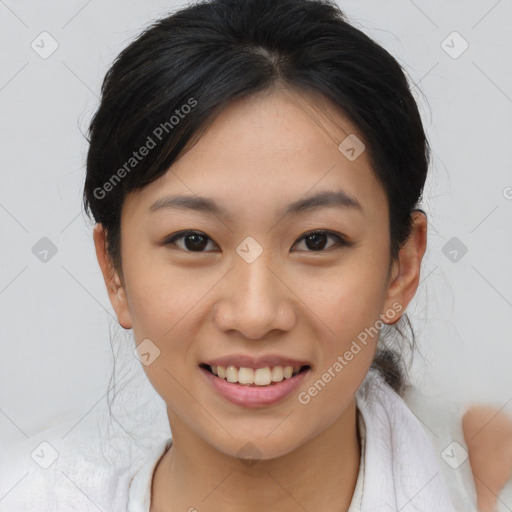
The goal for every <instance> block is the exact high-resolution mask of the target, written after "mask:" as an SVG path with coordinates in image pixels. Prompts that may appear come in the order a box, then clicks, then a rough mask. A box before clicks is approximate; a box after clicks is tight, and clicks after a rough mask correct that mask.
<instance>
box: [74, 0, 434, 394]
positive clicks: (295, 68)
mask: <svg viewBox="0 0 512 512" xmlns="http://www.w3.org/2000/svg"><path fill="white" fill-rule="evenodd" d="M277 84H279V85H280V86H284V87H288V88H290V89H293V90H295V91H299V92H302V93H305V94H309V95H313V94H321V95H322V96H324V97H325V98H327V99H328V100H330V101H331V102H332V104H333V105H335V106H336V107H337V109H338V110H339V111H340V112H343V113H344V115H345V116H346V117H347V118H348V119H349V120H350V121H351V122H352V123H353V124H354V125H356V126H357V127H358V129H359V130H360V132H361V133H362V134H363V136H364V144H365V146H366V150H367V151H368V155H369V158H370V161H371V163H372V167H373V170H374V172H375V175H376V177H377V178H378V180H379V181H380V183H381V184H382V186H383V188H384V190H385V192H386V196H387V199H388V203H389V212H390V214H389V216H390V218H389V223H390V224H389V225H390V237H391V240H390V242H391V256H392V257H393V258H396V257H397V255H398V251H399V249H400V247H401V246H402V245H403V243H404V242H405V241H406V240H407V239H408V237H409V235H410V232H411V227H412V215H411V214H412V212H413V211H414V210H415V209H418V203H419V201H420V200H421V199H422V193H423V187H424V184H425V180H426V176H427V170H428V167H429V163H430V148H429V144H428V141H427V138H426V135H425V132H424V129H423V125H422V122H421V117H420V114H419V111H418V107H417V104H416V102H415V100H414V98H413V96H412V93H411V90H410V88H409V86H408V81H407V78H406V75H405V73H404V71H403V69H402V68H401V66H400V65H399V63H398V62H397V61H396V60H395V59H394V58H393V57H392V56H391V55H390V54H389V53H388V52H387V51H386V50H385V49H384V48H383V47H381V46H380V45H379V44H377V43H376V42H375V41H373V40H372V39H371V38H370V37H368V36H367V35H366V34H364V33H363V32H362V31H360V30H359V29H357V28H355V27H354V26H353V25H351V24H350V23H349V22H348V21H347V18H346V16H345V15H344V13H343V12H342V11H341V10H340V8H339V7H338V5H337V4H336V3H335V2H332V1H328V0H208V1H200V2H196V3H194V4H191V5H190V6H188V7H185V8H183V9H180V10H178V11H176V12H175V13H172V14H170V15H168V16H167V17H164V18H162V19H160V20H158V21H156V22H154V23H153V24H151V25H150V26H149V27H148V28H146V29H145V30H144V31H143V32H142V33H141V34H140V35H139V36H138V37H137V38H136V39H135V40H134V41H133V42H131V43H130V44H129V45H128V46H127V47H126V48H125V49H124V50H123V51H122V52H121V53H120V54H119V55H118V57H117V58H116V59H115V61H114V63H113V65H112V66H111V67H110V69H109V70H108V72H107V74H106V76H105V78H104V81H103V84H102V87H101V102H100V105H99V108H98V110H97V111H96V113H95V114H94V116H93V118H92V121H91V123H90V127H89V134H88V141H89V150H88V154H87V164H86V167H87V170H86V178H85V186H84V194H83V205H84V208H85V211H86V213H87V215H88V216H89V217H90V213H92V215H93V216H94V220H95V221H96V222H98V223H101V224H102V225H103V226H104V228H105V229H106V233H107V236H106V241H107V248H108V252H109V255H110V257H111V258H112V262H113V264H114V267H115V268H116V270H117V271H118V273H119V275H120V276H121V278H122V277H123V274H122V259H121V244H120V241H121V237H120V225H121V224H120V220H121V208H122V205H123V201H124V199H125V197H126V194H127V193H129V192H131V191H135V190H137V189H141V188H143V187H144V186H146V185H148V184H149V183H151V182H153V181H155V180H156V179H158V178H159V177H161V176H162V175H163V174H165V173H166V172H167V171H168V169H169V167H170V166H171V165H172V164H173V162H174V161H175V160H176V159H177V157H178V156H179V155H181V154H182V153H183V152H184V151H186V150H187V149H189V148H190V147H191V145H193V144H194V142H195V141H197V140H198V139H199V137H200V136H201V134H202V133H204V131H205V130H206V128H207V127H208V126H209V125H210V124H211V123H212V122H213V121H214V120H215V118H216V116H217V115H218V114H219V113H220V112H221V111H222V110H223V109H224V108H225V107H226V106H227V105H228V104H229V103H230V102H232V101H234V100H236V99H239V98H244V97H248V96H251V95H254V94H257V93H259V92H263V91H265V90H269V89H271V88H273V87H275V86H276V85H277ZM171 116H174V119H171ZM155 130H156V131H155ZM148 138H150V139H151V140H152V143H153V144H154V145H155V146H157V147H156V148H155V149H153V150H151V151H148V152H147V155H146V156H144V158H142V159H140V160H137V161H133V160H130V159H133V152H134V150H136V149H138V148H140V147H142V146H144V145H146V144H148V140H149V139H148ZM128 162H130V165H127V163H128ZM290 172H293V170H292V169H291V170H290ZM403 322H405V324H406V325H405V326H406V327H408V328H410V327H411V326H410V322H409V319H408V318H407V316H406V315H403V317H402V318H401V319H400V321H399V322H398V324H396V325H394V326H393V327H395V328H396V332H397V333H398V334H400V335H401V337H402V338H403V339H404V340H406V341H408V342H410V346H411V349H412V351H413V350H414V345H415V336H414V332H413V331H412V328H410V332H411V339H407V337H406V336H405V335H404V333H403V332H402V330H401V326H400V324H402V323H403ZM387 327H388V326H385V327H384V328H383V335H384V334H386V331H388V330H389V329H387ZM402 327H403V326H402ZM383 335H381V339H380V340H379V348H378V350H377V353H376V356H375V359H374V361H373V363H372V368H375V369H377V370H378V371H379V373H380V374H381V375H382V376H383V377H384V378H385V380H386V382H387V383H388V384H389V385H390V386H392V387H393V389H395V390H396V391H397V392H398V393H400V394H401V393H402V391H403V388H404V386H405V383H406V373H407V368H406V366H405V365H404V360H403V357H402V349H403V346H402V344H398V349H399V350H398V351H396V348H397V346H395V347H393V346H391V344H389V342H388V340H387V339H386V338H387V336H383Z"/></svg>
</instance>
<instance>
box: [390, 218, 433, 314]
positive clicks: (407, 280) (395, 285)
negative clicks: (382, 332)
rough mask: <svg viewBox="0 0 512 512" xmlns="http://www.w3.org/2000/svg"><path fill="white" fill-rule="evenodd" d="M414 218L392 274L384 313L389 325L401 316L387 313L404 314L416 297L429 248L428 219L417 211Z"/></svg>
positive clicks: (394, 263)
mask: <svg viewBox="0 0 512 512" xmlns="http://www.w3.org/2000/svg"><path fill="white" fill-rule="evenodd" d="M412 216H413V223H412V228H411V233H410V236H409V238H408V239H407V241H406V242H405V243H404V245H403V246H402V247H401V249H400V251H399V254H398V258H397V260H396V261H394V262H393V266H392V270H391V272H390V278H389V284H388V290H387V294H386V300H385V308H384V311H383V312H382V319H383V321H384V322H385V323H388V324H394V323H396V322H397V321H398V320H399V319H400V317H401V314H400V315H392V318H389V315H387V314H386V312H388V311H396V310H397V309H399V311H400V312H403V311H404V310H405V308H406V307H407V305H408V304H409V302H410V301H411V300H412V298H413V297H414V295H415V293H416V290H417V288H418V284H419V278H420V270H421V261H422V259H423V255H424V254H425V249H426V246H427V217H426V216H425V214H424V213H423V212H421V211H417V210H415V211H414V212H413V213H412Z"/></svg>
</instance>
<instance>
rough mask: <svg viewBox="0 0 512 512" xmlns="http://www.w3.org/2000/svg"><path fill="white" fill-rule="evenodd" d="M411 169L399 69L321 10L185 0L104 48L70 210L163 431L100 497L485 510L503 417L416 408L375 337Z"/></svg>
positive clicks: (291, 1) (405, 298)
mask: <svg viewBox="0 0 512 512" xmlns="http://www.w3.org/2000/svg"><path fill="white" fill-rule="evenodd" d="M428 166H429V146H428V142H427V139H426V136H425V133H424V130H423V126H422V123H421V118H420V115H419V112H418V109H417V106H416V103H415V101H414V99H413V97H412V95H411V92H410V90H409V87H408V83H407V80H406V78H405V76H404V73H403V71H402V69H401V68H400V66H399V65H398V63H397V62H396V61H395V59H394V58H393V57H392V56H391V55H389V53H388V52H386V51H385V50H384V49H383V48H382V47H380V46H379V45H377V44H376V43H375V42H373V41H372V40H371V39H370V38H368V37H367V36H366V35H364V34H363V33H362V32H361V31H359V30H357V29H356V28H354V27H352V26H351V25H350V24H348V23H347V22H346V20H345V19H344V17H343V15H342V13H341V12H340V11H339V9H338V8H337V7H336V6H335V4H329V3H327V2H323V1H319V0H318V1H313V0H311V1H307V0H279V1H278V0H213V1H211V2H203V3H198V4H195V5H193V6H190V7H187V8H184V9H182V10H181V11H178V12H177V13H175V14H173V15H172V16H169V17H167V18H165V19H162V20H160V21H158V22H157V23H155V24H154V25H153V26H152V27H150V28H149V29H148V30H146V31H145V32H144V33H143V34H142V35H141V36H140V37H138V38H137V39H136V40H135V41H134V42H133V43H131V44H130V45H129V46H128V47H127V48H126V49H125V50H124V51H123V52H122V53H121V54H120V55H119V57H118V58H117V59H116V61H115V63H114V65H113V66H112V68H111V69H110V70H109V72H108V73H107V76H106V78H105V81H104V83H103V87H102V98H101V104H100V106H99V109H98V111H97V112H96V114H95V116H94V118H93V120H92V122H91V126H90V148H89V153H88V157H87V176H86V182H85V190H84V205H85V208H86V211H90V212H92V215H93V217H94V220H95V221H96V223H97V224H96V227H95V229H94V243H95V247H96V254H97V257H98V262H99V264H100V267H101V270H102V273H103V277H104V280H105V284H106V287H107V290H108V293H109V297H110V301H111V303H112V306H113V308H114V310H115V312H116V315H117V318H118V320H119V323H120V325H122V326H123V327H124V328H125V329H133V335H134V339H135V345H136V348H137V354H138V357H139V358H140V361H141V363H142V365H143V368H144V371H145V373H146V375H147V377H148V379H149V381H150V383H151V385H152V386H153V387H154V389H155V390H156V391H157V393H158V394H159V395H160V397H161V398H162V399H163V400H164V402H165V404H166V408H167V416H168V420H169V426H170V430H171V431H172V439H165V440H162V443H161V444H160V445H159V446H157V447H156V449H155V451H154V453H152V454H150V456H148V458H147V460H146V461H145V462H144V464H142V465H141V466H140V467H137V468H134V469H133V472H132V473H131V476H130V480H129V483H128V484H127V487H126V488H124V487H123V489H121V491H119V489H117V491H116V493H115V496H114V491H113V490H112V492H111V497H112V499H111V501H110V502H109V503H110V505H109V506H110V507H111V509H115V510H123V509H127V510H129V511H130V512H135V511H142V510H143V511H151V512H158V511H163V510H166V511H175V510H188V511H194V510H199V511H203V510H204V511H215V510H221V509H222V510H226V511H231V510H237V511H239V510H243V511H252V510H260V509H261V508H263V507H264V508H265V510H270V511H279V512H283V511H296V510H323V511H331V510H332V511H341V510H343V511H347V510H348V511H350V512H355V511H359V510H365V511H375V510H379V511H382V510H402V511H408V510H418V511H419V510H421V511H432V510H443V511H446V512H447V511H452V510H477V509H478V510H481V511H490V510H493V507H495V505H496V504H497V501H498V500H497V495H498V493H499V492H500V491H501V490H502V488H503V487H504V485H505V483H506V482H507V480H508V478H509V476H510V471H511V470H512V462H511V461H512V455H510V451H511V449H512V448H511V447H512V439H511V437H512V425H511V423H510V420H509V419H508V418H506V417H505V416H503V415H500V416H498V417H497V418H498V419H499V421H500V423H499V425H498V422H497V421H493V422H492V426H491V424H489V425H486V423H488V422H489V420H490V419H492V417H493V415H494V414H495V411H492V410H491V411H489V410H487V409H474V410H472V411H470V412H469V413H468V414H467V415H465V416H464V421H462V418H461V416H460V415H457V414H455V415H454V416H442V414H441V413H442V410H441V409H439V410H436V409H435V408H434V407H432V406H430V407H431V408H430V409H429V408H428V407H429V406H428V404H427V405H425V404H424V402H422V396H421V394H420V392H419V390H417V389H415V388H414V387H413V386H411V385H410V384H409V382H408V379H407V375H406V373H405V369H404V368H402V366H403V365H402V361H401V359H400V357H399V356H398V354H397V353H396V352H395V351H394V350H393V349H392V348H391V347H392V345H391V343H390V335H391V334H393V329H396V331H397V332H398V334H402V332H403V331H402V330H400V326H401V324H403V323H405V324H406V325H407V317H406V316H405V310H406V308H407V306H408V304H409V303H410V301H411V300H412V298H413V297H414V295H415V292H416V289H417V287H418V283H419V279H420V268H421V261H422V257H423V255H424V252H425V248H426V242H427V240H426V232H427V218H426V215H425V213H424V212H423V211H422V210H421V209H420V208H419V204H420V201H421V197H422V191H423V186H424V183H425V179H426V176H427V170H428ZM422 407H427V408H426V409H422ZM415 411H416V413H417V414H415ZM421 414H423V415H430V414H433V416H432V417H429V419H431V420H432V422H433V423H434V424H435V423H436V422H437V426H438V428H439V430H436V431H435V432H428V431H427V430H426V429H425V428H424V427H423V425H422V422H421V419H422V416H421ZM417 415H418V417H417ZM423 418H424V419H426V418H425V416H423ZM445 420H446V421H449V422H451V423H446V422H445ZM482 428H483V430H482ZM481 430H482V431H485V432H486V435H485V436H483V435H479V432H480V431H481ZM463 434H464V435H463ZM490 440H491V441H490ZM496 440H498V441H499V447H498V448H496V446H495V445H494V444H493V442H494V441H496ZM436 443H437V445H436ZM454 443H455V444H454ZM466 448H467V449H468V450H469V452H470V462H471V466H470V465H469V461H465V460H464V456H463V454H464V451H465V450H466ZM492 450H494V451H495V452H496V453H498V452H499V453H500V454H502V455H503V454H506V455H505V456H503V457H502V460H500V461H499V463H498V462H497V460H496V457H494V456H493V455H492ZM506 450H508V452H507V451H506ZM498 466H499V467H498ZM105 487H106V485H105ZM92 501H94V500H92ZM498 505H499V506H502V505H500V503H498ZM477 507H478V508H477ZM109 509H110V508H109ZM504 510H505V509H504Z"/></svg>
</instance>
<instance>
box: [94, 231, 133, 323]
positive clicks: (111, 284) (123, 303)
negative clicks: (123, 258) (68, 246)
mask: <svg viewBox="0 0 512 512" xmlns="http://www.w3.org/2000/svg"><path fill="white" fill-rule="evenodd" d="M93 237H94V245H95V247H96V257H97V258H98V263H99V265H100V268H101V272H102V274H103V279H104V281H105V285H106V287H107V292H108V296H109V299H110V303H111V304H112V307H113V308H114V311H115V312H116V315H117V320H118V321H119V324H120V325H121V327H123V328H124V329H131V328H132V321H131V318H130V312H129V308H128V301H127V298H126V291H125V289H124V285H123V283H122V280H121V278H120V277H119V275H118V273H117V271H116V270H115V268H114V265H113V263H112V259H111V258H110V256H109V254H108V252H107V243H106V239H105V229H104V228H103V226H102V225H101V224H96V226H94V232H93Z"/></svg>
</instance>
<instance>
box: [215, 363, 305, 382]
mask: <svg viewBox="0 0 512 512" xmlns="http://www.w3.org/2000/svg"><path fill="white" fill-rule="evenodd" d="M210 368H211V370H212V373H213V374H214V375H217V376H218V377H220V378H221V379H224V380H227V381H228V382H232V383H235V382H237V383H239V384H245V385H249V386H250V385H256V386H268V385H270V384H271V383H272V382H280V381H282V380H283V379H289V378H290V377H292V376H293V375H296V374H297V373H298V372H299V370H300V369H301V367H300V366H297V367H295V368H294V367H293V366H274V367H272V368H270V366H267V367H265V368H246V367H241V368H238V367H236V366H232V365H230V366H227V367H225V366H210Z"/></svg>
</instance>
